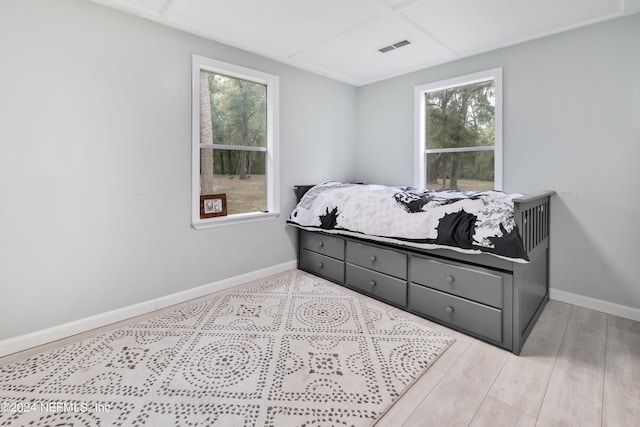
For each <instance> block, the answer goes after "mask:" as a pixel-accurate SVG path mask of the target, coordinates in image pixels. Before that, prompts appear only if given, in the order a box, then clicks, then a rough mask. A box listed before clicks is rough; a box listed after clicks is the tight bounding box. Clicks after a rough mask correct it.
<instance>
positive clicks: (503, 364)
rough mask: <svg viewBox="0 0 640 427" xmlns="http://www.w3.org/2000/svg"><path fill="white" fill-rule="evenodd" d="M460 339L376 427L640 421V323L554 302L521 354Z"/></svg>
mask: <svg viewBox="0 0 640 427" xmlns="http://www.w3.org/2000/svg"><path fill="white" fill-rule="evenodd" d="M434 328H435V329H439V330H442V331H445V332H447V333H449V334H451V335H453V336H455V338H456V342H455V343H454V344H453V345H452V347H451V348H449V349H448V350H447V351H446V352H445V353H444V354H443V355H442V356H441V357H440V359H438V360H437V361H436V362H435V363H434V365H433V366H432V367H431V368H430V369H429V370H428V371H427V373H426V374H425V375H424V376H423V377H422V378H420V380H418V381H417V382H416V384H415V385H414V386H413V387H412V388H411V389H410V390H409V391H407V393H406V394H405V395H404V396H403V397H402V398H401V399H400V400H399V401H398V402H397V403H396V404H395V405H394V406H393V407H392V408H391V409H390V410H389V412H387V414H386V415H385V416H384V417H383V418H382V419H381V420H380V421H379V422H378V424H377V427H383V426H384V427H398V426H403V427H412V426H420V427H422V426H438V427H442V426H473V427H477V426H492V427H498V426H508V427H511V426H545V427H546V426H577V427H589V426H604V427H639V426H640V323H639V322H634V321H632V320H627V319H622V318H619V317H616V316H612V315H607V314H604V313H601V312H598V311H594V310H589V309H586V308H582V307H578V306H573V305H570V304H564V303H561V302H557V301H553V300H551V301H549V303H548V304H547V307H546V308H545V310H544V311H543V313H542V315H541V316H540V319H539V320H538V322H537V323H536V326H535V327H534V329H533V331H532V333H531V335H530V336H529V338H528V340H527V341H526V343H525V346H524V348H523V350H522V354H521V355H520V356H514V355H513V354H511V353H509V352H507V351H504V350H501V349H499V348H497V347H494V346H491V345H489V344H486V343H483V342H482V341H479V340H477V339H474V338H470V337H468V336H466V335H463V334H460V333H458V332H455V331H452V330H450V329H447V328H444V327H442V326H434Z"/></svg>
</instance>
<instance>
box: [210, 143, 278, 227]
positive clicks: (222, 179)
mask: <svg viewBox="0 0 640 427" xmlns="http://www.w3.org/2000/svg"><path fill="white" fill-rule="evenodd" d="M265 168H266V153H265V152H264V151H244V150H214V149H211V148H201V149H200V194H201V195H203V194H220V193H224V194H226V195H227V214H228V215H232V214H238V213H247V212H265V211H266V210H267V184H266V176H265Z"/></svg>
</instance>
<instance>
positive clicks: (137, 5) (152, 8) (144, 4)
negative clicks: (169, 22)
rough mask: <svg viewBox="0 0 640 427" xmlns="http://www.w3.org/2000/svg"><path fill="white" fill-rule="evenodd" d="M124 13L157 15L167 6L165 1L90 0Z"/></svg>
mask: <svg viewBox="0 0 640 427" xmlns="http://www.w3.org/2000/svg"><path fill="white" fill-rule="evenodd" d="M92 1H93V2H95V3H101V4H103V5H105V6H110V7H113V8H116V9H120V10H124V11H125V12H134V13H135V12H140V13H143V14H150V15H159V14H160V13H161V11H162V9H163V8H164V6H165V4H167V0H92Z"/></svg>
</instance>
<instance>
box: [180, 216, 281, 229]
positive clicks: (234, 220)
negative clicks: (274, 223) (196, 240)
mask: <svg viewBox="0 0 640 427" xmlns="http://www.w3.org/2000/svg"><path fill="white" fill-rule="evenodd" d="M279 216H280V213H278V212H251V213H244V214H235V215H229V216H223V217H217V218H206V219H196V220H193V221H192V222H191V226H192V227H193V228H195V229H196V230H203V229H205V228H213V227H223V226H226V225H234V224H244V223H246V222H253V221H264V220H268V219H274V218H277V217H279Z"/></svg>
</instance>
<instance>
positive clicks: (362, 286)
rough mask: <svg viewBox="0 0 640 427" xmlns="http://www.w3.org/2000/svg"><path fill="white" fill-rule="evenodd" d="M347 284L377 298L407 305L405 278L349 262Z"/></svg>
mask: <svg viewBox="0 0 640 427" xmlns="http://www.w3.org/2000/svg"><path fill="white" fill-rule="evenodd" d="M347 285H349V286H351V287H352V288H356V289H359V290H361V291H363V292H366V293H368V294H369V295H372V296H374V297H376V298H381V299H384V300H387V301H390V302H392V303H394V304H397V305H399V306H402V307H406V306H407V282H406V281H404V280H400V279H396V278H393V277H390V276H387V275H385V274H381V273H376V272H375V271H371V270H368V269H366V268H362V267H358V266H356V265H351V264H347Z"/></svg>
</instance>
